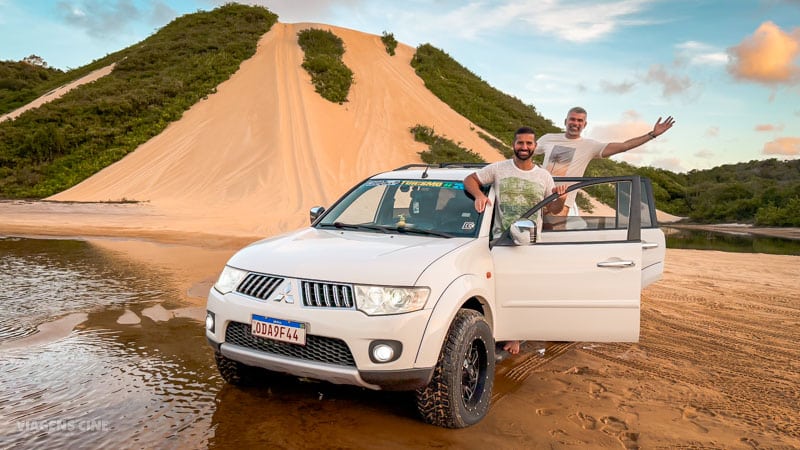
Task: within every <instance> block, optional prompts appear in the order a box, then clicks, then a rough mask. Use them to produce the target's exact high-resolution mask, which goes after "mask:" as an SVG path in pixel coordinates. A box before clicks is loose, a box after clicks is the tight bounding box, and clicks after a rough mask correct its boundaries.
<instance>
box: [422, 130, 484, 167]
mask: <svg viewBox="0 0 800 450" xmlns="http://www.w3.org/2000/svg"><path fill="white" fill-rule="evenodd" d="M411 134H413V135H414V140H415V141H417V142H423V143H425V144H428V150H424V151H421V152H419V156H420V158H421V159H422V161H424V162H426V163H428V164H438V163H444V162H463V163H485V162H486V160H484V159H483V158H482V157H481V155H479V154H477V153H475V152H473V151H472V150H469V149H466V148H464V147H462V146H460V145H458V144H456V143H455V142H453V141H452V140H450V139H447V138H444V137H442V136H438V135H436V133H435V132H434V130H433V128H431V127H426V126H424V125H419V124H418V125H416V126H414V127H412V128H411Z"/></svg>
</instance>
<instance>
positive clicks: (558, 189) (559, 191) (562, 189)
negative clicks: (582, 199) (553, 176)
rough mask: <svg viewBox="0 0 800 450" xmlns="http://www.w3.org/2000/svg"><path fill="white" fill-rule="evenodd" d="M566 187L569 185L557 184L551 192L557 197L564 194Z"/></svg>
mask: <svg viewBox="0 0 800 450" xmlns="http://www.w3.org/2000/svg"><path fill="white" fill-rule="evenodd" d="M568 187H569V186H567V185H566V184H559V185H558V186H556V187H554V188H553V194H558V195H559V197H561V196H563V195H564V193H565V192H567V188H568Z"/></svg>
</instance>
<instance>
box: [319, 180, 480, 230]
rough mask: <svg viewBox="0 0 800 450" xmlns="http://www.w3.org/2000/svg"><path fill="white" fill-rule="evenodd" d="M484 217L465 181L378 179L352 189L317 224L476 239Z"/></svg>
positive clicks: (324, 226)
mask: <svg viewBox="0 0 800 450" xmlns="http://www.w3.org/2000/svg"><path fill="white" fill-rule="evenodd" d="M480 219H481V215H480V214H478V213H477V211H475V206H474V203H473V201H472V199H471V198H470V197H468V196H467V194H466V193H465V192H464V183H463V182H461V181H441V180H374V179H373V180H367V181H365V182H364V183H363V184H361V185H360V186H358V187H357V188H355V189H354V190H353V191H351V192H350V193H349V194H348V195H347V196H346V197H345V198H343V199H342V200H341V201H340V202H339V203H337V204H336V205H335V206H334V207H333V208H332V209H331V210H330V211H328V212H327V213H326V214H325V216H324V217H323V218H322V220H320V222H319V223H318V224H317V225H316V226H317V228H330V227H335V228H341V229H352V230H359V231H367V232H374V233H389V232H391V233H414V234H430V235H434V236H440V237H474V236H476V235H477V232H478V229H479V225H480Z"/></svg>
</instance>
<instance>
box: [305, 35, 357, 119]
mask: <svg viewBox="0 0 800 450" xmlns="http://www.w3.org/2000/svg"><path fill="white" fill-rule="evenodd" d="M297 37H298V40H297V41H298V43H299V44H300V48H302V49H303V52H305V57H304V58H303V68H304V69H306V71H308V73H309V74H310V75H311V82H312V83H313V84H314V89H315V90H316V91H317V93H319V95H321V96H322V98H324V99H326V100H329V101H332V102H334V103H339V104H340V105H341V104H342V103H344V102H346V101H347V94H349V93H350V85H351V84H353V71H352V70H350V68H349V67H347V66H345V65H344V62H342V55H344V43H343V42H342V39H341V38H340V37H339V36H336V35H335V34H333V33H331V32H330V31H326V30H319V29H316V28H310V29H308V30H302V31H300V32H299V33H297Z"/></svg>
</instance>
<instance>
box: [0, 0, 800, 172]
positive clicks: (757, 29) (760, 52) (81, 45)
mask: <svg viewBox="0 0 800 450" xmlns="http://www.w3.org/2000/svg"><path fill="white" fill-rule="evenodd" d="M221 3H224V2H218V1H212V0H179V1H166V0H106V1H103V0H35V1H31V0H0V60H11V61H18V60H21V59H22V58H24V57H26V56H28V55H30V54H36V55H38V56H41V57H42V58H44V60H45V61H46V62H47V63H49V64H50V65H51V66H53V67H58V68H60V69H69V68H77V67H80V66H82V65H85V64H88V63H89V62H91V61H92V60H94V59H97V58H101V57H103V56H105V55H106V54H108V53H111V52H114V51H117V50H120V49H122V48H125V47H127V46H129V45H132V44H134V43H136V42H139V41H141V40H142V39H144V38H146V37H147V36H149V35H150V34H152V33H154V32H155V31H157V30H158V29H159V28H161V27H163V26H164V25H166V24H167V23H168V22H169V21H170V20H172V19H173V18H175V17H178V16H180V15H183V14H187V13H192V12H196V11H198V10H210V9H213V8H214V7H216V6H217V5H219V4H221ZM242 3H250V4H261V5H264V6H267V7H268V8H270V10H272V11H273V12H275V13H277V14H278V15H279V20H280V21H281V22H286V23H294V22H318V23H326V24H331V25H336V26H342V27H347V28H352V29H356V30H359V31H364V32H367V33H373V34H378V35H380V34H381V33H382V32H383V31H388V32H391V33H393V34H394V36H395V37H396V38H397V40H399V41H400V42H402V43H404V44H408V45H411V46H414V47H416V46H418V45H420V44H423V43H430V44H432V45H434V46H435V47H437V48H440V49H442V50H444V51H445V52H447V53H448V54H450V55H451V56H452V57H453V58H454V59H456V60H457V61H458V62H460V63H461V64H462V65H464V66H465V67H467V68H468V69H470V70H471V71H472V72H474V73H475V74H476V75H478V76H480V77H481V78H482V79H483V80H485V81H486V82H488V83H489V84H491V85H492V86H494V87H495V88H497V89H500V90H501V91H503V92H505V93H507V94H510V95H513V96H515V97H517V98H519V99H521V100H522V101H523V102H525V103H526V104H530V105H533V106H535V107H536V109H537V111H539V113H541V114H542V115H544V116H545V117H547V118H549V119H551V120H552V121H553V122H554V123H555V124H556V125H559V126H561V125H563V120H564V117H565V115H566V112H567V110H568V109H569V108H570V107H572V106H576V105H579V106H583V107H584V108H586V109H587V110H588V112H589V116H588V122H589V125H588V127H587V129H586V131H585V132H584V135H585V136H587V137H592V138H595V139H598V140H602V141H622V140H625V139H627V138H630V137H633V136H637V135H641V134H644V133H645V132H647V131H648V130H650V129H651V128H652V125H653V124H654V123H655V121H656V119H658V117H659V116H663V117H666V116H668V115H672V116H673V117H675V119H676V125H675V126H674V127H673V128H672V130H670V131H669V132H668V133H666V134H665V135H663V136H661V137H659V138H658V139H657V140H655V141H653V142H651V143H648V144H646V145H644V146H642V147H639V148H637V149H634V150H632V151H629V152H628V153H625V154H623V155H618V156H615V157H614V158H615V159H617V160H624V161H628V162H630V163H632V164H634V165H637V166H643V165H649V166H654V167H661V168H665V169H669V170H673V171H678V172H684V171H687V170H692V169H706V168H710V167H714V166H718V165H721V164H729V163H736V162H743V161H750V160H753V159H766V158H779V159H796V158H800V0H624V1H623V0H617V1H613V0H612V1H583V0H538V1H537V0H528V1H524V0H493V1H471V0H461V1H455V0H406V1H402V2H386V1H377V0H339V1H326V0H302V1H301V0H263V1H250V2H242ZM520 125H523V124H520ZM454 138H456V137H454ZM456 139H457V138H456Z"/></svg>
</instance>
